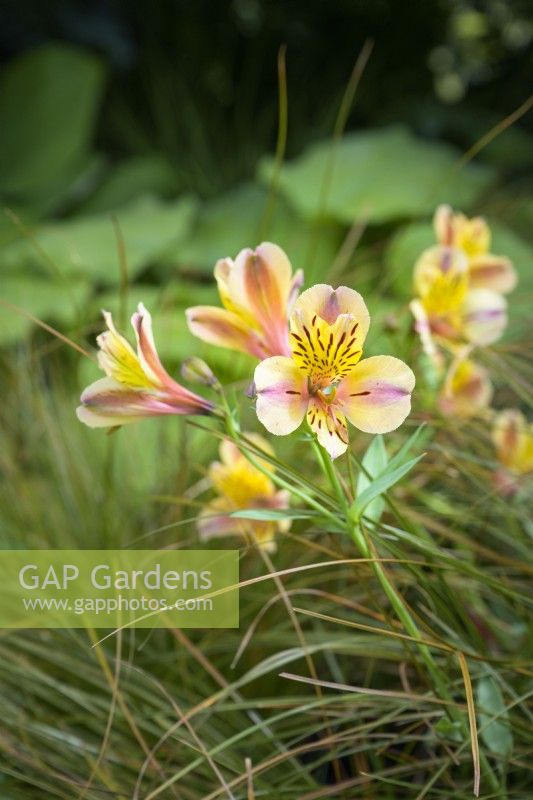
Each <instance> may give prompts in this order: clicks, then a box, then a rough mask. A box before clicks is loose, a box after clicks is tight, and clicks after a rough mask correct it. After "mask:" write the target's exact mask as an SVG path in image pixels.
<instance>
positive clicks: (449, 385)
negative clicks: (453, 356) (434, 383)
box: [438, 358, 493, 419]
mask: <svg viewBox="0 0 533 800" xmlns="http://www.w3.org/2000/svg"><path fill="white" fill-rule="evenodd" d="M492 394H493V388H492V383H491V382H490V378H489V374H488V372H487V370H486V369H485V368H484V367H482V366H480V365H479V364H475V363H474V362H473V361H470V360H469V359H464V358H463V359H458V360H457V361H455V362H454V363H452V365H451V367H450V369H449V372H448V375H447V376H446V381H445V384H444V388H443V391H442V392H441V394H440V396H439V399H438V404H439V408H440V410H441V411H442V413H443V414H445V415H447V416H454V417H459V418H460V419H469V418H470V417H474V416H475V415H476V414H479V413H480V412H481V411H484V410H485V409H487V408H488V407H489V405H490V401H491V400H492Z"/></svg>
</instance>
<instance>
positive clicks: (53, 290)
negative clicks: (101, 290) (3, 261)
mask: <svg viewBox="0 0 533 800" xmlns="http://www.w3.org/2000/svg"><path fill="white" fill-rule="evenodd" d="M89 291H90V286H89V284H88V282H87V281H86V280H83V279H82V278H70V279H68V280H66V281H59V280H53V279H51V278H48V279H47V278H42V277H38V276H35V275H19V276H7V277H4V278H3V279H2V285H1V289H0V298H1V299H2V300H6V301H7V302H8V303H10V304H11V305H13V306H17V307H18V308H20V309H22V310H23V311H26V312H27V313H29V314H31V315H32V316H34V317H36V318H37V319H40V320H44V321H52V322H55V323H57V324H59V325H62V326H68V325H71V324H74V323H76V322H77V321H78V320H79V319H80V318H81V316H82V313H83V309H84V307H85V305H86V302H87V298H88V295H89ZM32 326H33V323H32V322H31V320H29V319H28V318H27V317H25V316H23V315H21V314H19V313H17V312H16V311H15V310H13V309H11V308H7V307H6V306H4V305H0V345H6V344H12V343H13V342H16V341H18V340H20V339H22V338H24V337H25V336H26V335H27V334H28V332H29V331H30V330H31V328H32Z"/></svg>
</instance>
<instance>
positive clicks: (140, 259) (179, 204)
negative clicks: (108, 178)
mask: <svg viewBox="0 0 533 800" xmlns="http://www.w3.org/2000/svg"><path fill="white" fill-rule="evenodd" d="M195 208H196V203H195V201H194V200H193V199H192V198H191V197H184V198H182V199H179V200H177V201H175V202H173V203H161V202H159V201H155V200H151V199H145V200H144V201H142V202H137V203H135V204H132V205H130V206H128V207H127V208H123V209H121V210H120V211H118V212H117V214H116V217H117V220H118V222H119V225H120V230H121V233H122V236H123V239H124V243H125V246H126V257H127V264H128V275H129V277H130V279H131V278H134V277H135V276H136V275H137V274H138V273H139V272H140V271H141V270H142V269H143V268H144V267H146V266H147V265H148V264H150V263H152V262H153V261H157V259H159V258H161V257H162V256H163V254H164V253H165V252H166V250H167V249H168V248H169V247H170V246H171V245H172V244H173V243H176V242H177V241H179V240H180V239H181V238H183V237H184V236H185V235H186V234H187V232H188V230H189V226H190V224H191V221H192V218H193V214H194V211H195ZM35 240H36V243H37V245H38V248H40V249H41V250H42V251H44V253H46V256H47V257H48V259H49V260H50V261H52V262H53V263H54V264H55V266H56V268H57V269H58V270H59V271H60V272H62V273H63V274H69V273H77V274H81V275H85V276H87V277H89V278H91V279H92V280H93V281H98V282H101V283H103V284H107V285H113V284H118V283H119V282H120V270H119V259H118V248H117V240H116V236H115V231H114V228H113V224H112V220H111V217H110V216H109V215H107V214H100V215H95V216H87V217H80V218H78V219H74V220H69V221H65V222H55V223H48V224H46V225H43V226H41V227H38V228H37V229H36V233H35ZM38 248H36V247H35V244H34V243H33V242H32V241H30V240H28V239H19V240H18V241H17V242H14V243H12V244H11V245H8V246H7V247H5V248H3V249H2V250H0V269H2V270H7V271H10V270H11V271H12V270H18V269H21V268H26V267H30V268H31V267H35V266H36V265H37V266H41V267H42V264H43V257H42V256H41V255H40V253H39V252H38Z"/></svg>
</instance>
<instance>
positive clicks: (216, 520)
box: [198, 433, 291, 552]
mask: <svg viewBox="0 0 533 800" xmlns="http://www.w3.org/2000/svg"><path fill="white" fill-rule="evenodd" d="M247 438H248V439H249V440H250V441H252V442H253V443H254V444H255V445H256V446H257V448H258V449H259V450H263V452H265V453H268V454H269V455H272V454H273V451H272V448H271V447H270V445H269V444H268V443H267V442H266V441H265V440H264V439H263V438H262V436H259V435H257V434H254V433H249V434H247ZM219 452H220V461H215V462H213V464H211V466H210V468H209V479H210V481H211V484H212V486H213V488H214V489H215V491H216V493H217V497H215V498H214V499H213V500H211V502H209V503H208V504H207V505H206V506H205V509H204V511H203V513H202V514H201V516H200V518H199V520H198V530H199V533H200V538H201V539H203V540H207V539H212V538H215V537H219V536H235V535H237V536H242V537H244V538H245V539H246V540H251V541H256V542H257V543H258V544H259V545H260V546H261V547H262V548H264V549H265V550H267V551H268V552H274V551H275V549H276V542H275V536H276V533H278V532H285V531H287V530H288V529H289V528H290V525H291V521H290V520H285V519H282V520H279V521H277V520H276V521H270V520H249V519H239V518H235V517H231V516H229V514H231V512H233V511H242V510H245V509H275V510H276V509H279V510H281V509H284V508H288V507H289V499H290V495H289V493H288V492H287V491H284V490H281V491H277V490H276V487H275V485H274V483H273V482H272V480H271V479H270V478H269V477H268V475H265V474H264V472H262V471H261V470H260V469H257V467H255V466H254V465H253V464H251V463H250V462H249V461H248V459H247V458H246V457H245V456H244V455H243V454H242V453H241V452H240V450H239V448H238V447H237V446H236V444H234V442H230V441H228V440H225V441H223V442H222V443H221V445H220V450H219ZM258 462H260V463H261V466H263V467H264V468H265V469H266V470H267V471H272V466H271V465H270V464H269V462H268V461H266V460H262V459H258Z"/></svg>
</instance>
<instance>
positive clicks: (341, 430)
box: [77, 242, 415, 549]
mask: <svg viewBox="0 0 533 800" xmlns="http://www.w3.org/2000/svg"><path fill="white" fill-rule="evenodd" d="M215 279H216V281H217V284H218V289H219V293H220V298H221V302H222V306H223V307H222V308H218V307H214V306H195V307H193V308H189V309H187V311H186V317H187V323H188V326H189V329H190V331H191V333H192V334H194V335H195V336H197V337H199V338H200V339H202V340H203V341H205V342H208V343H209V344H212V345H218V346H220V347H226V348H230V349H232V350H237V351H240V352H244V353H247V354H248V355H250V356H252V357H253V358H255V359H256V360H257V361H258V362H259V363H258V365H257V367H256V369H255V375H254V387H255V393H256V413H257V417H258V419H259V421H260V422H261V423H262V424H263V425H264V427H265V428H266V429H267V430H268V431H270V432H271V433H273V434H275V435H278V436H281V435H286V434H289V433H292V432H293V431H295V430H296V429H297V428H298V427H299V426H300V425H301V424H302V422H303V421H304V419H306V421H307V424H308V426H309V429H310V430H311V431H312V432H313V434H315V435H316V438H317V440H318V442H319V443H320V445H321V446H322V447H324V448H325V450H326V451H327V453H328V454H329V456H330V457H331V458H336V457H338V456H340V455H341V454H342V453H344V452H345V451H346V449H347V447H348V428H347V424H348V422H351V423H352V424H353V425H354V426H355V427H356V428H358V429H359V430H361V431H366V432H368V433H386V432H388V431H392V430H394V429H395V428H397V427H398V426H399V425H400V424H401V423H402V422H403V421H404V419H405V418H406V416H407V415H408V414H409V411H410V408H411V392H412V390H413V388H414V384H415V378H414V375H413V372H412V371H411V369H410V368H409V367H408V366H407V365H406V364H404V363H403V362H402V361H400V360H399V359H397V358H394V357H393V356H373V357H371V358H366V359H363V358H362V353H363V346H364V343H365V338H366V335H367V332H368V329H369V325H370V315H369V313H368V309H367V307H366V305H365V302H364V300H363V298H362V297H361V295H360V294H359V293H358V292H356V291H355V290H354V289H351V288H348V287H346V286H341V287H339V288H336V289H334V288H333V287H331V286H327V285H325V284H318V285H316V286H313V287H311V288H310V289H307V291H305V292H303V294H301V295H300V296H299V297H298V294H299V290H300V288H301V286H302V283H303V273H302V271H301V270H299V271H297V272H296V273H295V274H293V271H292V267H291V264H290V261H289V259H288V257H287V255H286V254H285V253H284V252H283V250H282V249H281V248H280V247H278V246H277V245H275V244H271V243H269V242H265V243H263V244H261V245H259V246H258V247H257V248H256V249H255V250H251V249H245V250H242V251H241V252H240V253H239V254H238V255H237V257H236V259H235V260H232V259H230V258H225V259H221V260H220V261H218V262H217V264H216V267H215ZM103 313H104V319H105V322H106V324H107V328H108V330H107V331H106V332H105V333H102V334H101V335H100V336H99V337H98V338H97V342H98V345H99V352H98V362H99V365H100V367H101V368H102V369H103V370H104V372H105V373H106V375H107V377H106V378H103V379H102V380H99V381H96V383H93V384H92V385H91V386H89V387H88V388H87V389H86V390H85V391H84V392H83V394H82V396H81V405H80V407H79V408H78V411H77V413H78V417H79V418H80V420H82V422H85V423H86V424H87V425H90V426H92V427H97V426H99V427H105V426H107V427H118V426H120V425H124V424H125V423H128V422H133V421H135V420H139V419H141V418H143V417H149V416H156V415H162V414H214V413H217V414H222V412H221V411H220V410H219V409H217V408H216V407H215V405H214V404H213V403H211V402H210V401H208V400H206V399H204V398H203V397H200V396H199V395H197V394H195V393H193V392H191V391H189V390H188V389H185V388H184V387H183V386H181V385H180V384H179V383H177V382H176V381H175V380H174V379H173V378H171V377H170V375H169V374H168V373H167V371H166V370H165V369H164V367H163V366H162V364H161V361H160V359H159V357H158V355H157V351H156V348H155V343H154V339H153V335H152V328H151V318H150V315H149V313H148V311H146V309H145V308H144V306H142V304H141V305H139V308H138V310H137V312H136V313H135V314H134V315H133V317H132V326H133V329H134V332H135V337H136V340H137V352H135V351H134V349H133V348H132V347H131V345H130V344H129V343H128V342H127V340H126V339H125V338H124V337H123V336H121V334H119V333H118V331H117V330H116V328H115V326H114V324H113V320H112V317H111V315H110V314H109V313H108V312H103ZM182 374H183V375H184V377H185V378H193V379H197V380H198V376H200V378H201V379H200V380H199V382H201V383H204V384H205V385H208V386H210V387H211V388H212V389H214V390H215V391H219V390H220V388H221V387H220V385H219V384H218V381H217V380H216V378H214V376H212V374H211V373H210V371H209V368H208V367H207V365H205V364H203V362H199V361H198V360H197V359H196V360H195V361H194V362H191V361H189V362H188V363H186V364H185V365H184V369H183V370H182ZM206 376H208V377H206ZM256 444H257V446H258V447H259V449H260V450H263V451H264V452H269V445H268V444H267V443H266V442H265V441H264V440H263V439H257V441H256ZM272 476H273V473H272V471H270V472H269V471H268V469H267V468H266V467H265V464H263V465H262V467H261V466H260V467H259V468H258V466H257V465H255V466H254V465H253V464H251V463H250V461H249V459H248V458H247V457H246V456H245V455H243V453H241V451H240V450H239V449H238V447H237V446H236V445H235V444H234V443H232V442H230V441H227V442H224V444H223V445H222V447H221V450H220V461H217V462H215V463H214V464H212V465H211V468H210V470H209V479H210V483H211V485H212V487H213V488H214V489H215V491H216V493H217V497H216V499H214V500H213V501H212V502H211V503H210V504H209V505H208V506H207V507H206V510H205V513H204V514H202V515H201V518H200V521H199V529H200V533H201V536H202V537H203V538H209V537H211V536H214V535H222V534H225V533H228V532H233V533H238V534H241V535H242V536H245V537H247V538H253V539H254V540H255V541H257V542H259V543H260V544H261V546H263V547H265V548H267V549H272V547H273V542H274V534H275V533H276V531H277V530H279V529H280V524H279V523H278V522H277V521H276V522H271V521H268V520H257V521H256V520H244V519H240V518H235V517H230V516H229V515H230V514H231V513H232V512H234V511H236V510H239V509H243V508H250V507H253V508H255V509H258V508H259V509H265V508H266V509H268V508H270V509H279V508H286V507H287V505H288V502H289V498H288V495H287V493H286V492H285V491H276V488H275V484H274V482H273V480H272ZM283 524H284V523H281V527H283Z"/></svg>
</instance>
